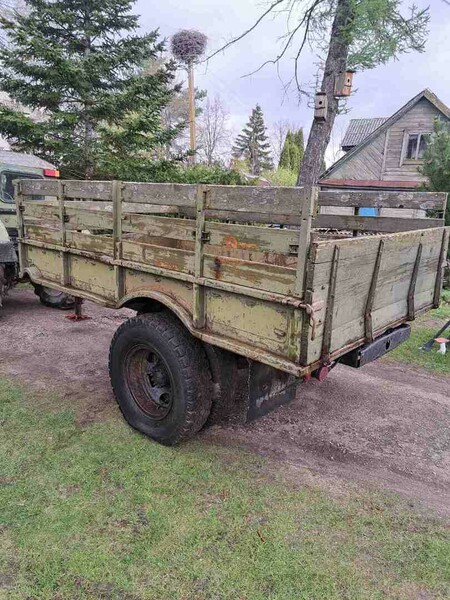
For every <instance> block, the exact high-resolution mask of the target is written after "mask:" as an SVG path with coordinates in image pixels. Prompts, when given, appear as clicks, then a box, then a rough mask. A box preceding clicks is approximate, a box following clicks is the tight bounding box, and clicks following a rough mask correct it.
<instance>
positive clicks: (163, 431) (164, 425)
mask: <svg viewBox="0 0 450 600" xmlns="http://www.w3.org/2000/svg"><path fill="white" fill-rule="evenodd" d="M109 374H110V378H111V384H112V387H113V390H114V394H115V397H116V399H117V402H118V404H119V407H120V410H121V411H122V413H123V416H124V417H125V419H126V420H127V421H128V423H129V424H130V425H131V426H132V427H134V428H135V429H138V430H139V431H141V432H142V433H145V434H146V435H148V436H149V437H151V438H152V439H154V440H155V441H157V442H159V443H161V444H164V445H167V446H172V445H174V444H177V443H178V442H180V441H182V440H184V439H186V438H189V437H191V436H193V435H194V434H195V433H197V432H198V431H199V430H200V429H201V428H202V427H203V425H204V424H205V422H206V420H207V418H208V416H209V413H210V411H211V402H212V396H213V391H212V382H211V373H210V370H209V366H208V362H207V359H206V355H205V352H204V349H203V347H202V344H201V343H200V342H199V341H198V340H196V339H195V338H194V337H193V336H191V334H190V333H189V332H188V331H187V329H185V327H184V326H183V325H182V324H181V323H180V322H179V321H178V319H176V317H174V316H173V315H172V314H170V313H169V312H166V311H163V312H158V313H149V314H143V315H139V316H137V317H133V318H132V319H129V320H128V321H126V322H125V323H123V325H121V326H120V327H119V328H118V329H117V331H116V333H115V334H114V337H113V340H112V342H111V348H110V352H109Z"/></svg>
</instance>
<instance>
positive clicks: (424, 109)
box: [381, 98, 442, 181]
mask: <svg viewBox="0 0 450 600" xmlns="http://www.w3.org/2000/svg"><path fill="white" fill-rule="evenodd" d="M438 116H441V117H442V113H440V112H439V110H438V109H437V108H436V107H435V106H433V104H431V102H429V101H428V100H427V99H426V98H422V99H421V100H420V101H419V102H418V103H417V104H416V105H415V106H413V107H412V108H411V110H409V111H408V112H407V113H406V114H405V115H404V116H403V117H401V118H400V119H399V120H398V121H397V122H396V123H394V124H393V125H392V126H391V127H390V128H389V130H388V143H387V151H386V160H385V165H384V170H383V173H382V176H381V179H383V180H388V181H390V180H393V181H411V180H414V181H425V179H426V178H425V177H424V176H423V175H421V174H420V172H419V171H418V167H419V164H417V163H416V164H411V163H409V164H401V160H402V150H403V140H404V138H405V133H417V132H420V133H428V132H432V131H433V123H434V119H435V118H436V117H438Z"/></svg>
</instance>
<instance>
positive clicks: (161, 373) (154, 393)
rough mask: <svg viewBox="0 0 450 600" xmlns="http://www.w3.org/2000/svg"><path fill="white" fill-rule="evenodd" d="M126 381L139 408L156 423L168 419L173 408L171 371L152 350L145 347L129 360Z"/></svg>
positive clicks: (136, 348)
mask: <svg viewBox="0 0 450 600" xmlns="http://www.w3.org/2000/svg"><path fill="white" fill-rule="evenodd" d="M124 363H125V365H124V366H125V379H126V384H127V387H128V389H129V391H130V394H131V395H132V396H133V399H134V401H135V402H136V404H137V405H138V406H139V408H140V409H141V410H142V411H143V412H144V413H145V414H146V415H148V416H149V417H151V418H152V419H154V420H155V421H161V420H162V419H165V418H166V417H167V416H168V414H169V413H170V411H171V410H172V407H173V389H174V386H173V380H172V375H171V373H170V370H169V368H168V366H167V364H166V362H165V360H164V359H163V358H162V356H161V355H160V354H159V353H158V352H156V351H155V350H154V349H153V348H152V347H150V346H147V345H144V344H141V345H137V346H134V347H133V348H131V349H130V350H129V351H128V353H127V355H126V357H125V361H124Z"/></svg>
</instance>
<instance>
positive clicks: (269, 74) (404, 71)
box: [136, 0, 450, 162]
mask: <svg viewBox="0 0 450 600" xmlns="http://www.w3.org/2000/svg"><path fill="white" fill-rule="evenodd" d="M415 3H416V4H417V5H418V6H419V7H425V6H430V11H431V23H430V35H429V38H428V42H427V47H426V52H425V53H424V54H418V53H411V54H407V55H403V56H401V57H400V60H398V61H393V62H390V63H389V64H388V65H385V66H380V67H378V68H376V69H374V70H372V71H365V72H363V73H357V74H356V75H355V78H354V90H356V93H355V94H354V95H353V96H352V97H351V99H350V100H349V102H348V108H349V109H350V111H349V113H348V114H346V115H341V116H339V117H338V119H337V121H336V125H335V132H334V136H333V144H334V148H336V147H337V146H338V144H339V141H340V139H341V137H342V135H343V132H344V131H345V128H346V126H347V124H348V121H349V120H350V119H351V118H362V117H388V116H390V115H391V114H392V113H394V112H395V111H396V110H397V109H398V108H400V107H401V106H402V105H403V104H405V103H406V102H407V101H408V100H409V99H410V98H412V97H413V96H415V95H416V94H417V93H418V92H419V91H421V90H422V89H424V88H426V87H428V88H430V89H431V90H432V91H433V92H434V93H435V94H437V96H439V98H440V99H441V100H442V101H443V102H445V103H446V104H448V105H450V0H415ZM405 4H409V2H406V3H405ZM265 7H267V2H264V1H262V2H261V0H189V1H188V2H186V1H183V0H164V1H163V2H161V0H138V1H137V3H136V8H137V12H138V13H139V14H140V15H141V23H142V28H143V30H144V31H149V30H152V29H155V28H157V27H159V29H160V33H161V35H162V36H164V37H170V36H171V35H173V34H174V33H175V32H177V31H178V30H179V29H192V28H195V29H199V30H200V31H202V32H204V33H205V34H206V35H207V36H208V39H209V46H208V52H209V53H210V52H211V51H213V50H214V49H217V48H219V47H221V45H223V43H225V42H226V41H228V40H229V39H231V38H232V37H233V36H236V35H238V34H240V33H242V32H243V31H244V30H245V29H247V28H248V27H250V26H251V25H252V24H253V23H254V21H255V19H256V18H257V17H258V16H259V15H260V14H261V13H262V12H263V11H264V8H265ZM284 32H285V22H284V20H283V18H281V17H278V18H276V19H267V20H266V21H265V22H263V24H262V25H260V26H259V27H258V29H256V30H255V31H254V32H253V33H252V34H251V35H249V36H247V37H246V38H244V39H243V40H242V41H241V42H239V43H238V44H236V45H235V46H233V47H231V48H229V49H228V50H226V51H225V52H224V53H223V54H220V55H218V56H216V57H215V58H213V59H211V61H209V63H208V64H207V65H200V66H199V67H198V68H197V80H196V84H197V86H198V87H199V88H202V89H206V90H207V91H208V95H209V96H210V97H214V96H216V95H218V96H220V97H221V98H222V100H223V102H224V104H225V105H226V107H227V109H228V111H229V113H230V124H231V125H232V127H233V129H234V131H235V133H238V132H239V130H240V128H241V127H242V126H243V125H244V124H245V122H246V121H247V119H248V116H249V113H250V111H251V109H252V108H253V107H254V106H255V104H256V103H259V104H261V106H262V108H263V110H264V114H265V117H266V124H267V125H268V126H270V124H271V123H273V122H275V121H277V120H279V119H287V120H290V121H293V122H295V123H298V124H299V125H301V126H303V127H304V128H305V132H306V131H307V130H308V129H309V127H310V124H311V119H312V111H311V109H310V108H308V106H307V105H306V103H305V102H304V101H303V102H302V103H300V104H299V102H298V98H297V95H296V94H295V91H294V89H293V90H292V92H291V93H290V94H288V95H286V93H285V92H284V88H283V82H286V81H287V80H288V79H289V77H290V75H291V74H292V69H293V61H292V54H293V52H292V53H291V56H289V57H287V58H286V59H285V60H284V61H283V62H282V63H281V65H280V67H279V69H278V70H277V68H276V67H275V66H273V65H268V66H267V67H265V68H264V69H263V70H262V71H260V72H258V73H257V74H255V75H252V76H251V77H243V75H245V74H246V73H249V72H251V71H253V70H255V69H256V68H257V67H258V66H259V65H260V64H261V63H262V62H264V61H265V60H267V59H271V58H273V57H274V56H276V54H277V50H279V45H278V43H277V39H278V38H279V37H280V36H281V35H282V34H283V33H284ZM314 63H315V58H314V56H312V55H311V54H309V53H307V54H305V55H304V57H303V59H302V62H301V64H300V78H301V81H302V82H304V83H309V82H312V81H314V75H315V72H316V67H315V64H314ZM331 158H334V151H332V150H331V149H330V152H329V156H328V162H329V161H330V159H331Z"/></svg>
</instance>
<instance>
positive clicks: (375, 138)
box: [319, 89, 450, 191]
mask: <svg viewBox="0 0 450 600" xmlns="http://www.w3.org/2000/svg"><path fill="white" fill-rule="evenodd" d="M437 117H439V118H441V119H444V120H450V108H448V106H446V105H445V104H444V103H443V102H441V101H440V100H439V98H438V97H437V96H436V95H435V94H433V92H431V91H430V90H428V89H426V90H424V91H422V92H420V94H417V96H415V97H414V98H412V99H411V100H410V101H409V102H408V103H407V104H405V106H403V107H402V108H400V110H398V111H397V112H396V113H395V114H393V115H392V116H391V117H389V118H377V119H353V120H352V121H351V122H350V125H349V128H348V130H347V132H346V134H345V136H344V139H343V141H342V149H343V150H344V151H345V152H346V153H345V154H344V156H343V157H342V158H340V159H339V160H338V161H337V162H335V163H334V164H333V165H332V166H331V167H330V168H329V169H327V170H326V171H325V172H324V173H323V174H322V176H321V177H320V180H319V184H320V186H321V187H322V189H339V190H345V189H348V190H350V189H353V190H378V189H383V190H394V191H396V190H405V189H414V188H417V187H418V186H420V185H421V184H422V183H423V181H424V180H425V178H424V176H423V175H422V174H421V173H420V171H419V167H420V165H421V164H422V163H423V152H424V150H425V148H426V145H427V140H428V137H429V135H430V134H431V133H432V131H433V126H434V120H435V119H436V118H437Z"/></svg>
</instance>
